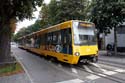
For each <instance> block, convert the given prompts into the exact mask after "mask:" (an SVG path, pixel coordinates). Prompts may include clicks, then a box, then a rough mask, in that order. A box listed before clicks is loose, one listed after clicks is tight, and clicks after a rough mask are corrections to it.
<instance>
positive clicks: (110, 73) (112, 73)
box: [103, 71, 117, 75]
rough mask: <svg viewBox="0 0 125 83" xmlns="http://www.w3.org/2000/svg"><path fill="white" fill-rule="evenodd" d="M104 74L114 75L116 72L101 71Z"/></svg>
mask: <svg viewBox="0 0 125 83" xmlns="http://www.w3.org/2000/svg"><path fill="white" fill-rule="evenodd" d="M103 73H104V74H106V75H114V74H116V73H117V72H114V71H106V72H103Z"/></svg>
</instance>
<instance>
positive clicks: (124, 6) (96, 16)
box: [91, 0, 125, 34]
mask: <svg viewBox="0 0 125 83" xmlns="http://www.w3.org/2000/svg"><path fill="white" fill-rule="evenodd" d="M124 20H125V1H124V0H93V1H92V11H91V21H92V22H94V23H95V24H96V28H97V29H98V30H99V32H100V33H102V32H104V33H106V34H107V33H109V32H110V29H112V28H116V27H117V26H119V25H120V24H122V23H123V22H124Z"/></svg>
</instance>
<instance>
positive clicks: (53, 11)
mask: <svg viewBox="0 0 125 83" xmlns="http://www.w3.org/2000/svg"><path fill="white" fill-rule="evenodd" d="M88 3H89V2H88V0H51V2H50V4H48V5H46V4H45V5H44V6H43V7H42V9H41V14H40V15H41V17H42V18H41V19H42V21H44V22H45V23H47V24H48V26H50V25H55V24H58V23H61V22H64V21H67V20H85V17H86V12H85V11H86V7H88ZM86 4H87V5H86Z"/></svg>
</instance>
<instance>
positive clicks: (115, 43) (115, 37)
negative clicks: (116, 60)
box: [114, 28, 117, 55]
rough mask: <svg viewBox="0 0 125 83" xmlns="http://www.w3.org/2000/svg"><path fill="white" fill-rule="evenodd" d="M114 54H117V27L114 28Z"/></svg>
mask: <svg viewBox="0 0 125 83" xmlns="http://www.w3.org/2000/svg"><path fill="white" fill-rule="evenodd" d="M114 55H117V28H114Z"/></svg>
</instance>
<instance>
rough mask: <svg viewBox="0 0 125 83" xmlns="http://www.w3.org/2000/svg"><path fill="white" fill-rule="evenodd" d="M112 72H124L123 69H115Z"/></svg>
mask: <svg viewBox="0 0 125 83" xmlns="http://www.w3.org/2000/svg"><path fill="white" fill-rule="evenodd" d="M114 71H116V72H120V73H122V72H125V70H124V69H116V70H114Z"/></svg>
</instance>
